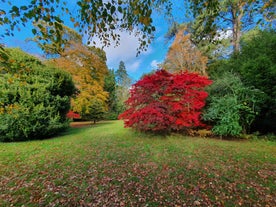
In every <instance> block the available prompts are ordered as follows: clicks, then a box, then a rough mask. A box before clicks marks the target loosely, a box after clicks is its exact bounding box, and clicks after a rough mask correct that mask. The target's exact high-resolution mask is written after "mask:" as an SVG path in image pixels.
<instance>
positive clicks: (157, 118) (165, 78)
mask: <svg viewBox="0 0 276 207" xmlns="http://www.w3.org/2000/svg"><path fill="white" fill-rule="evenodd" d="M209 84H211V81H210V80H208V79H207V77H203V76H199V75H198V74H195V73H188V72H182V73H178V74H171V73H169V72H167V71H165V70H158V71H156V72H155V73H154V74H152V75H147V76H145V77H144V78H143V79H141V80H139V81H138V82H137V83H135V84H134V85H133V86H132V88H131V90H130V97H129V99H128V100H127V102H126V103H127V106H128V108H127V110H126V111H125V112H123V113H122V114H121V115H120V116H119V118H121V119H124V121H125V126H126V127H132V128H134V129H136V130H139V131H149V132H157V133H170V132H171V131H183V130H185V129H187V128H194V127H203V126H204V124H203V123H202V122H201V120H200V116H201V109H202V108H203V107H204V105H205V99H206V98H207V96H208V94H207V93H206V92H205V91H204V87H205V86H207V85H209Z"/></svg>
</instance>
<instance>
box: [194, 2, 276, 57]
mask: <svg viewBox="0 0 276 207" xmlns="http://www.w3.org/2000/svg"><path fill="white" fill-rule="evenodd" d="M190 5H191V9H192V13H193V16H194V18H195V21H194V22H193V25H192V29H193V38H192V39H193V41H194V42H196V43H199V42H201V41H202V40H209V41H211V42H212V41H217V40H218V37H219V35H221V34H223V32H224V31H226V30H231V33H232V38H231V40H232V45H233V49H234V52H238V51H239V50H240V40H241V35H242V31H244V30H247V29H250V28H252V27H254V26H256V25H257V24H258V23H261V22H262V23H266V22H268V21H274V20H275V13H274V12H273V8H274V9H275V6H276V4H275V1H273V0H262V1H258V0H214V1H213V0H212V1H211V0H190ZM264 17H265V18H264Z"/></svg>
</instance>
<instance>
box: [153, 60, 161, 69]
mask: <svg viewBox="0 0 276 207" xmlns="http://www.w3.org/2000/svg"><path fill="white" fill-rule="evenodd" d="M160 63H161V62H160V61H158V60H153V61H151V63H150V66H151V67H152V68H153V69H157V68H158V65H159V64H160Z"/></svg>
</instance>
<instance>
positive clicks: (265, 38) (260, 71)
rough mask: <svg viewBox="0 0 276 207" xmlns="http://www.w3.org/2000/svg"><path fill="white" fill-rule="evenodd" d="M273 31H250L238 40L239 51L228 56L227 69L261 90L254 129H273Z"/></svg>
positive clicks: (275, 92) (275, 70) (275, 103)
mask: <svg viewBox="0 0 276 207" xmlns="http://www.w3.org/2000/svg"><path fill="white" fill-rule="evenodd" d="M275 48H276V32H275V31H273V30H265V31H259V32H258V33H255V34H254V33H253V36H251V38H248V40H247V41H246V40H245V41H244V42H243V43H242V47H241V51H240V53H239V54H238V55H237V56H234V57H232V58H231V60H230V64H229V65H230V66H229V67H231V69H234V70H235V71H236V72H238V73H239V74H240V76H241V79H242V81H243V82H244V84H245V85H246V86H248V87H254V88H256V89H258V90H260V91H262V92H263V93H264V97H263V100H264V102H263V103H262V104H261V105H260V108H261V111H260V113H259V114H258V116H257V117H256V120H255V121H254V123H253V128H254V130H255V131H256V130H258V131H261V132H263V133H268V132H275V125H276V118H275V117H276V110H275V108H276V100H275V97H276V53H275Z"/></svg>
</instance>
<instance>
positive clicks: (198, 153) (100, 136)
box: [0, 121, 276, 206]
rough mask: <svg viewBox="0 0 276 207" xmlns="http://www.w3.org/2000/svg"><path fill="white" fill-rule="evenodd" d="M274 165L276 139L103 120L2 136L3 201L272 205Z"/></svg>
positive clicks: (5, 203)
mask: <svg viewBox="0 0 276 207" xmlns="http://www.w3.org/2000/svg"><path fill="white" fill-rule="evenodd" d="M275 167H276V144H275V142H270V141H248V140H242V141H226V140H217V139H206V138H205V139H204V138H192V137H185V136H180V135H172V136H169V137H162V136H152V135H145V134H142V133H137V132H134V131H132V130H130V129H125V128H123V123H122V122H121V121H112V122H101V123H99V124H97V125H92V126H89V127H86V128H71V129H69V130H68V131H67V132H65V133H64V134H63V135H61V136H59V137H56V138H52V139H48V140H43V141H30V142H20V143H0V176H1V177H0V192H1V194H0V206H2V205H3V206H10V205H17V206H21V205H27V206H38V205H41V206H80V205H88V204H91V205H92V206H103V205H107V206H111V205H113V206H120V205H121V206H145V205H148V206H175V205H180V206H183V205H184V206H185V205H186V206H194V205H202V206H206V205H211V206H238V205H247V206H252V205H254V204H259V205H261V206H265V205H270V206H273V205H275V200H273V199H274V198H275V193H274V192H275V191H276V189H275V181H274V180H275Z"/></svg>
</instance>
